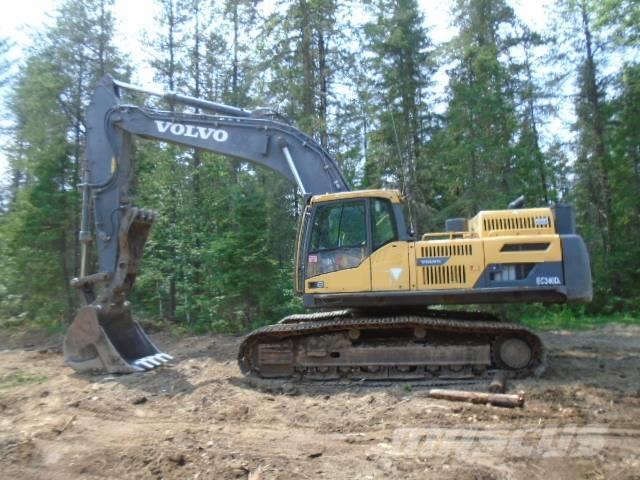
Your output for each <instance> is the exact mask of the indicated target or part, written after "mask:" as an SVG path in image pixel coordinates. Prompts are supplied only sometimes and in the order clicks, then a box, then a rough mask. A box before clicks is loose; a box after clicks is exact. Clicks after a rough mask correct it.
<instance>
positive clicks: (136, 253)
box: [64, 76, 592, 381]
mask: <svg viewBox="0 0 640 480" xmlns="http://www.w3.org/2000/svg"><path fill="white" fill-rule="evenodd" d="M126 91H134V92H138V93H144V94H146V95H150V96H155V97H159V98H161V99H163V100H164V101H167V102H170V103H172V104H174V105H175V104H179V105H182V106H183V107H191V108H193V109H194V112H193V113H184V112H182V113H181V112H178V111H175V109H173V110H171V111H163V110H158V109H156V108H148V107H145V106H142V105H135V104H128V103H126V102H124V101H123V93H124V92H126ZM87 125H88V129H87V159H86V166H85V169H84V174H83V183H82V186H81V187H82V192H83V207H82V218H81V230H80V234H79V235H80V242H81V245H82V262H81V272H80V276H79V277H78V278H76V279H74V280H73V281H72V284H73V285H74V286H75V287H77V288H79V289H80V290H81V292H82V293H83V296H84V299H85V303H86V305H85V306H84V307H82V308H81V309H80V311H79V312H78V314H77V316H76V318H75V319H74V321H73V323H72V325H71V327H70V328H69V331H68V332H67V335H66V338H65V342H64V356H65V361H66V362H67V364H68V365H70V366H71V367H72V368H74V369H76V370H78V371H103V372H104V371H106V372H118V373H127V372H139V371H144V370H148V369H151V368H154V367H157V366H160V365H162V364H164V363H166V362H168V361H170V360H171V356H170V355H168V354H166V353H163V352H161V351H159V350H158V349H157V348H156V347H155V346H154V345H153V343H152V342H151V340H150V339H149V338H148V336H147V335H146V334H145V332H144V331H143V329H142V328H141V327H140V325H139V324H138V323H137V322H136V321H135V320H134V319H133V317H132V313H131V305H130V303H129V302H128V301H127V295H128V294H129V292H130V291H131V289H132V287H133V284H134V281H135V277H136V275H137V272H138V266H139V262H140V260H141V258H142V253H143V250H144V245H145V242H146V239H147V236H148V234H149V230H150V228H151V226H152V224H153V221H154V219H155V218H156V213H155V212H153V211H151V210H147V209H143V208H138V207H135V206H133V205H132V198H131V196H130V192H129V186H130V185H129V184H130V180H131V175H132V165H131V163H132V146H133V140H134V138H135V137H142V138H146V139H153V140H157V141H163V142H169V143H174V144H179V145H184V146H187V147H192V148H197V149H201V150H205V151H210V152H215V153H218V154H221V155H224V156H227V157H229V158H235V159H240V160H243V161H247V162H251V163H253V164H256V165H262V166H265V167H268V168H271V169H272V170H274V171H276V172H278V173H280V174H281V175H283V176H284V177H286V178H288V179H290V180H291V181H292V182H294V183H295V184H296V185H297V187H298V188H299V190H300V192H301V194H302V195H303V197H304V199H305V206H304V210H303V212H302V215H301V221H300V226H299V230H298V235H297V242H296V252H295V259H296V262H295V263H296V266H295V286H296V290H297V292H298V293H299V294H301V295H302V298H303V303H304V305H305V307H307V308H309V309H314V311H313V312H311V313H307V314H297V315H291V316H289V317H286V318H284V319H282V320H281V321H280V322H279V323H277V324H274V325H269V326H266V327H263V328H260V329H258V330H255V331H253V332H251V333H249V334H248V335H247V336H246V337H245V338H244V340H243V342H242V344H241V346H240V349H239V353H238V362H239V366H240V369H241V371H242V372H243V373H244V374H245V375H248V376H255V377H261V378H285V379H303V380H327V381H334V380H341V379H346V380H362V379H365V380H416V379H417V380H427V381H428V380H434V379H435V380H454V381H455V380H457V379H477V378H483V377H487V376H488V375H490V374H491V373H492V372H494V371H497V370H501V371H505V372H507V373H508V374H509V375H510V376H512V377H523V376H528V375H533V374H539V373H541V371H542V370H543V369H544V365H545V360H544V345H543V343H542V342H541V340H540V338H539V337H538V336H537V335H536V334H535V333H534V332H532V331H531V330H529V329H527V328H525V327H523V326H520V325H517V324H514V323H510V322H504V321H501V320H500V319H499V318H497V317H495V316H494V315H491V314H488V313H478V312H471V311H461V310H460V308H459V307H456V309H454V310H447V309H446V308H444V307H443V306H445V305H458V306H459V305H465V304H505V303H516V302H543V303H580V302H589V301H590V300H591V297H592V282H591V273H590V265H589V257H588V254H587V250H586V247H585V244H584V242H583V240H582V238H581V237H580V236H578V235H577V234H576V232H575V215H574V212H573V209H572V208H571V207H570V206H566V205H556V206H554V207H543V208H521V207H522V198H521V199H518V200H517V201H515V202H513V203H512V204H511V205H510V206H509V208H507V209H505V210H492V211H481V212H479V213H478V214H477V215H476V216H474V217H473V218H471V219H464V218H454V219H450V220H448V221H447V222H446V226H445V229H444V231H443V232H437V233H427V234H424V235H422V236H421V237H419V238H416V237H415V235H414V234H413V232H412V231H411V228H410V226H408V225H407V223H406V221H405V218H404V215H403V199H402V196H401V195H400V193H399V192H398V191H396V190H361V191H351V190H350V189H349V186H348V184H347V182H346V180H345V178H344V176H343V175H342V173H341V171H340V169H339V167H338V165H337V163H336V162H335V160H334V159H333V158H332V157H331V156H330V155H329V154H328V153H327V152H326V150H325V149H323V148H322V147H321V146H320V145H319V144H318V143H316V142H315V141H314V140H313V139H312V138H311V137H309V136H308V135H306V134H304V133H303V132H301V131H300V130H298V129H297V128H295V127H294V126H292V125H290V124H289V123H288V122H287V121H286V120H285V119H283V118H282V117H281V116H279V115H278V114H277V113H275V112H274V111H272V110H269V109H257V110H253V111H247V110H243V109H240V108H236V107H232V106H228V105H223V104H220V103H216V102H211V101H208V100H203V99H198V98H193V97H188V96H184V95H179V94H176V93H171V92H170V93H162V92H154V91H152V90H147V89H144V88H140V87H137V86H134V85H130V84H127V83H124V82H120V81H116V80H114V79H112V78H111V77H108V76H107V77H105V78H104V79H103V80H102V81H101V82H100V83H99V85H98V86H97V88H96V91H95V93H94V95H93V98H92V101H91V104H90V107H89V109H88V112H87ZM91 220H92V221H91ZM94 240H95V243H96V247H97V258H98V267H97V272H93V273H89V272H87V255H88V249H89V246H90V245H91V243H92V242H93V241H94Z"/></svg>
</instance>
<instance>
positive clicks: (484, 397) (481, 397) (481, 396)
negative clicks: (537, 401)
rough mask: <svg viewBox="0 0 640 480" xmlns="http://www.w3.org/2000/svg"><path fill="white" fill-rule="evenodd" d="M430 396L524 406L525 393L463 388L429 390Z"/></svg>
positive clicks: (509, 406)
mask: <svg viewBox="0 0 640 480" xmlns="http://www.w3.org/2000/svg"><path fill="white" fill-rule="evenodd" d="M429 397H431V398H438V399H441V400H450V401H453V402H469V403H477V404H483V405H486V404H489V405H494V406H496V407H508V408H513V407H522V406H524V395H523V394H522V393H518V394H516V395H509V394H504V393H483V392H467V391H463V390H441V389H433V390H429Z"/></svg>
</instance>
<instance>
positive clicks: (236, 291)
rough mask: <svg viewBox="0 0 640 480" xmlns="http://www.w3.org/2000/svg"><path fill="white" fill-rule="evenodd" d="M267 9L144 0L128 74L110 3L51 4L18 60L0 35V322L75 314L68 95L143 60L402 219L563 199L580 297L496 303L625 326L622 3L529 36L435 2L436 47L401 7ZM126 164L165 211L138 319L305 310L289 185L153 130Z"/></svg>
mask: <svg viewBox="0 0 640 480" xmlns="http://www.w3.org/2000/svg"><path fill="white" fill-rule="evenodd" d="M265 3H267V2H262V1H259V0H253V1H252V0H235V1H234V0H225V1H221V0H218V1H213V0H157V1H156V4H157V7H158V8H157V12H158V13H157V15H156V17H155V19H154V22H155V24H154V27H153V28H152V29H149V30H148V31H146V32H145V34H144V36H143V37H144V38H142V39H141V42H142V46H141V48H143V49H144V51H145V52H147V56H146V58H148V61H146V62H145V64H144V65H140V64H132V63H131V61H130V59H129V58H127V57H125V55H124V54H123V53H122V52H121V51H119V49H118V48H117V47H116V44H117V42H116V41H115V35H116V29H115V24H116V20H117V19H116V18H115V17H114V9H113V0H61V1H59V2H58V4H57V9H56V12H55V14H53V17H52V20H51V22H49V24H48V25H47V26H45V27H43V28H42V29H40V30H38V31H35V32H33V33H32V41H31V46H30V47H29V48H27V49H25V50H24V51H23V53H22V55H21V57H20V58H19V59H17V60H16V59H14V58H12V56H11V55H10V52H11V49H12V48H13V47H14V45H12V41H11V39H9V38H6V37H2V32H0V88H3V89H5V91H6V92H9V93H8V94H7V95H6V97H7V101H6V105H4V108H3V110H2V111H3V118H2V120H3V123H2V125H3V132H2V134H3V138H4V139H5V140H6V141H5V142H4V145H3V152H4V156H5V157H6V158H7V161H8V177H7V178H6V179H5V180H6V181H5V182H4V186H3V189H2V196H1V199H0V258H1V259H2V262H1V263H0V319H1V320H0V325H2V326H10V325H25V324H29V325H30V324H34V323H35V324H40V325H45V326H48V327H53V328H57V327H64V326H65V325H67V324H68V322H69V321H70V320H71V319H72V317H73V314H74V312H75V311H76V309H77V307H78V305H79V298H78V296H77V294H76V292H75V291H73V289H72V288H71V287H70V286H69V281H70V279H72V278H73V277H75V276H76V275H77V274H78V270H79V250H80V248H79V242H78V238H77V231H78V223H79V208H80V195H79V191H78V184H79V183H80V172H81V169H82V162H83V161H84V147H85V118H84V115H85V110H86V106H87V104H88V100H89V98H90V95H91V93H92V91H93V88H94V86H95V84H96V82H97V81H98V80H99V79H100V78H101V77H102V76H104V75H105V74H112V75H113V76H114V77H116V78H119V79H122V80H130V79H131V78H132V77H134V78H136V76H137V72H139V71H140V70H141V69H147V70H148V69H150V70H151V71H152V72H153V73H152V75H153V79H154V81H155V83H156V84H157V85H159V86H161V87H162V88H164V89H166V90H176V91H178V92H181V93H184V94H187V95H191V96H195V97H203V98H208V99H211V100H215V101H218V102H222V103H227V104H230V105H235V106H239V107H244V108H248V109H252V108H255V107H258V106H269V107H272V108H275V109H276V110H278V111H279V112H280V113H281V114H283V115H284V116H286V117H287V118H289V119H290V120H291V121H292V122H293V123H294V124H295V125H297V126H298V127H299V128H301V129H302V130H303V131H306V132H307V133H309V134H311V135H313V136H314V138H316V139H317V141H318V142H320V143H321V144H322V145H323V146H324V147H325V148H327V149H328V150H329V151H330V152H331V153H332V154H333V155H334V156H335V157H336V159H337V161H338V163H339V164H340V166H341V167H342V169H343V171H344V172H345V175H346V176H347V178H348V179H349V181H350V182H351V184H352V186H354V187H356V188H378V187H386V188H398V189H400V190H401V191H402V192H403V194H404V195H405V197H406V198H407V201H408V211H409V214H410V218H411V220H412V222H413V224H414V227H415V229H416V231H417V232H425V231H439V230H441V229H442V228H443V225H444V220H445V219H446V218H450V217H459V216H468V217H470V216H472V215H474V214H475V213H476V212H477V211H478V210H480V209H490V208H504V207H505V206H506V205H507V204H508V203H509V202H510V201H511V200H513V199H515V198H516V197H518V196H519V195H525V196H526V199H527V205H529V206H540V205H549V204H554V203H558V202H561V203H570V204H573V205H574V206H575V207H576V211H577V220H578V230H579V232H580V233H581V234H582V235H583V236H584V238H585V240H586V242H587V245H588V248H589V252H590V255H591V261H592V270H593V277H594V287H595V297H594V301H593V302H592V303H591V304H589V305H586V306H580V307H566V306H558V307H545V306H542V305H525V306H517V307H516V306H511V307H506V310H507V311H506V313H508V314H510V315H511V316H512V317H515V318H517V319H520V320H523V321H525V322H526V323H530V324H533V325H536V326H544V325H554V326H558V325H567V326H580V325H590V324H593V323H600V322H604V321H611V320H615V321H623V322H638V318H637V317H638V312H639V311H640V291H639V290H636V288H635V287H636V286H637V285H639V284H640V241H639V239H640V63H639V59H640V57H639V53H640V48H639V46H640V3H639V2H637V1H634V0H600V1H594V0H556V1H554V2H547V3H546V4H545V10H544V11H545V16H546V21H545V22H544V23H545V25H546V26H545V27H543V28H540V31H534V29H533V28H532V27H531V25H528V24H527V23H526V22H524V21H522V20H521V19H520V18H518V16H517V15H516V13H515V11H514V8H512V6H511V5H510V3H509V2H507V1H505V0H453V1H452V2H451V3H450V9H451V12H450V18H451V19H452V25H451V27H452V28H453V30H454V32H455V33H454V34H453V36H452V38H451V39H450V40H449V41H446V42H436V41H434V40H433V38H432V35H431V31H430V29H429V28H428V27H427V25H428V24H429V22H428V21H427V20H428V18H429V15H430V13H429V11H424V10H423V9H421V5H420V3H418V2H417V1H416V0H368V1H349V0H273V1H271V2H268V3H269V5H268V8H267V6H265ZM139 100H140V101H142V100H143V99H139ZM152 104H153V103H152ZM153 105H155V106H156V107H159V108H166V107H167V106H166V105H162V104H153ZM135 161H136V172H137V178H136V187H135V196H136V203H137V204H139V205H142V206H145V207H149V208H154V209H156V210H157V211H159V212H160V214H161V217H160V218H161V219H160V220H159V221H158V222H157V223H156V225H155V226H154V230H153V233H152V236H151V239H150V242H149V243H148V246H147V249H146V251H145V257H144V260H143V263H142V269H141V275H140V276H139V277H138V281H137V285H136V289H135V293H134V298H133V299H132V300H133V301H134V305H135V312H136V314H137V315H138V316H139V317H142V318H149V319H153V320H154V321H158V322H160V321H164V322H167V323H170V324H172V325H180V326H184V327H187V328H189V329H193V330H196V331H208V330H215V331H231V332H241V331H247V330H248V329H250V328H253V327H256V326H258V325H264V324H268V323H272V322H274V321H277V320H278V319H279V318H280V317H282V316H284V315H286V314H289V313H292V312H295V311H299V310H300V309H301V305H300V300H299V299H298V298H297V297H296V296H295V295H294V293H293V285H292V273H293V265H292V262H293V249H294V237H295V230H296V226H297V218H298V215H299V212H300V204H301V202H300V200H301V199H300V196H299V194H298V192H297V191H296V188H295V187H294V186H293V185H291V184H289V183H288V182H287V181H285V180H283V179H281V178H280V177H278V176H277V175H276V174H274V173H272V172H269V171H266V170H264V169H260V168H254V167H253V166H251V165H250V164H246V163H243V162H239V161H229V160H228V159H225V158H221V157H217V156H215V155H212V154H208V153H204V152H198V151H194V150H190V149H184V148H178V147H176V146H171V145H164V144H159V143H157V142H147V141H139V142H138V143H137V149H136V158H135Z"/></svg>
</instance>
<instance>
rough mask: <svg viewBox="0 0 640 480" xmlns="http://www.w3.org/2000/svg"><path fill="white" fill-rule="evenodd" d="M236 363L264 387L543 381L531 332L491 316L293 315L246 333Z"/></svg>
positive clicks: (539, 349)
mask: <svg viewBox="0 0 640 480" xmlns="http://www.w3.org/2000/svg"><path fill="white" fill-rule="evenodd" d="M238 363H239V365H240V369H241V370H242V372H243V373H244V374H245V375H247V376H250V377H258V378H266V379H269V378H272V379H277V378H280V379H295V380H321V381H340V380H352V381H359V380H371V381H388V380H392V381H393V380H414V381H415V380H418V381H425V380H426V381H435V382H442V381H449V380H454V381H455V380H460V381H469V380H473V379H477V380H480V379H484V378H487V377H488V376H489V374H490V373H491V372H493V371H496V370H504V371H506V372H507V373H508V375H509V376H510V377H511V378H523V377H527V376H532V375H540V374H541V373H542V372H543V371H544V368H545V348H544V345H543V343H542V341H541V339H540V337H538V336H537V335H536V334H535V333H534V332H532V331H531V330H529V329H528V328H526V327H523V326H521V325H517V324H514V323H509V322H504V321H500V320H499V319H498V318H497V317H495V316H493V315H490V314H478V313H471V312H452V311H427V312H421V313H418V314H409V315H388V316H387V315H379V314H378V315H376V314H367V313H364V312H356V311H349V310H340V311H334V312H318V313H311V314H297V315H291V316H289V317H286V318H284V319H283V320H281V321H280V323H278V324H275V325H269V326H266V327H263V328H260V329H258V330H255V331H253V332H251V333H250V334H249V335H247V337H245V339H244V340H243V342H242V344H241V346H240V350H239V353H238Z"/></svg>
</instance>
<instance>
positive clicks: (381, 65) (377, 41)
mask: <svg viewBox="0 0 640 480" xmlns="http://www.w3.org/2000/svg"><path fill="white" fill-rule="evenodd" d="M373 14H374V15H375V21H373V22H371V23H369V24H367V25H365V30H364V31H365V35H366V39H367V48H368V50H369V51H370V52H371V53H372V54H373V57H372V60H371V62H370V66H369V68H370V75H371V77H372V85H371V86H370V87H369V91H370V92H372V94H371V101H370V104H369V110H370V111H371V117H372V118H371V120H372V124H373V125H372V126H371V132H370V134H369V149H368V155H367V163H366V164H365V172H364V176H365V178H364V183H365V185H366V186H378V187H379V186H383V185H385V184H386V185H388V186H397V187H400V188H401V189H402V191H403V194H404V195H405V196H406V198H407V201H408V207H409V214H410V217H413V213H414V212H415V211H416V209H417V208H418V206H424V205H425V204H426V203H427V198H429V197H431V196H432V195H431V194H430V193H431V192H429V190H430V189H428V188H425V187H424V186H422V187H421V186H419V182H420V180H421V177H423V174H424V172H425V170H426V168H424V166H423V165H422V162H424V160H425V159H424V157H425V155H424V153H423V149H424V145H425V143H426V142H427V139H428V135H429V123H430V113H429V110H428V107H427V102H426V101H427V95H428V88H429V86H430V83H431V81H430V78H431V76H432V74H433V72H434V68H433V67H434V64H433V59H432V58H430V52H431V50H432V45H431V41H430V40H429V36H428V32H427V30H426V29H425V27H424V23H425V20H424V17H423V15H422V14H421V12H420V9H419V7H418V3H417V2H416V1H415V0H380V1H377V2H374V4H373ZM421 217H423V218H424V217H426V214H424V212H423V214H422V215H421Z"/></svg>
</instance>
